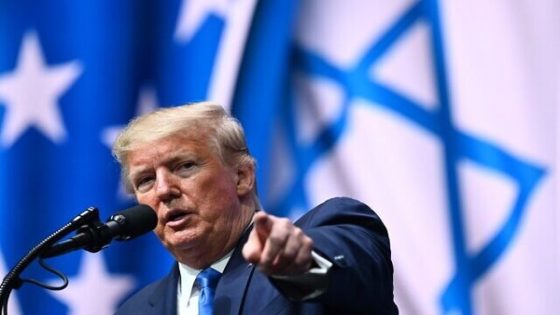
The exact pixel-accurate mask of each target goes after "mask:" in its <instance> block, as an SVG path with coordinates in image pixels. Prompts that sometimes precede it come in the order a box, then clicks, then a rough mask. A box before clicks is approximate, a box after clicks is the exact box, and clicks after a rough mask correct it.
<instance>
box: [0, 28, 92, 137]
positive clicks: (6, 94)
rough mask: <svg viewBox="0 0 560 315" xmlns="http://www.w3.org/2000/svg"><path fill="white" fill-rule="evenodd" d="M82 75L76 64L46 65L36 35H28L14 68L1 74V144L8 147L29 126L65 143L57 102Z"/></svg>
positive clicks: (29, 33) (25, 37)
mask: <svg viewBox="0 0 560 315" xmlns="http://www.w3.org/2000/svg"><path fill="white" fill-rule="evenodd" d="M81 72H82V67H81V65H80V63H79V62H77V61H72V62H67V63H65V64H63V65H56V66H48V65H47V64H46V63H45V61H44V59H43V56H42V53H41V47H40V44H39V39H38V38H37V34H36V33H35V32H33V31H31V32H27V33H26V34H25V35H24V37H23V43H22V48H21V50H20V53H19V57H18V63H17V66H16V68H15V69H14V71H13V72H11V73H8V74H3V75H0V104H3V105H4V106H5V107H6V113H5V115H4V122H3V124H2V125H3V126H2V133H1V134H0V138H1V141H2V144H3V145H4V146H5V147H9V146H11V145H12V144H13V143H15V142H16V141H17V140H18V138H19V137H20V136H21V135H22V134H23V133H24V132H25V131H26V130H27V129H28V128H30V127H36V128H37V129H38V130H40V131H41V132H42V133H43V134H44V135H45V136H46V137H47V138H49V139H51V140H52V141H53V142H55V143H60V142H61V141H62V140H64V138H65V137H66V131H65V129H64V124H63V122H62V119H61V116H60V112H59V109H58V104H57V102H58V99H59V98H60V97H61V96H62V95H63V94H64V93H65V92H66V91H67V90H68V88H69V87H70V86H71V85H72V84H73V83H74V81H75V80H76V79H77V77H78V76H79V74H80V73H81Z"/></svg>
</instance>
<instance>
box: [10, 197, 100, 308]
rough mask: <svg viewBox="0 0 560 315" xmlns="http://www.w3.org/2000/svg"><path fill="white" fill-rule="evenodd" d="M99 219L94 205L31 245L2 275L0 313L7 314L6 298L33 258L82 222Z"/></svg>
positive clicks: (20, 281)
mask: <svg viewBox="0 0 560 315" xmlns="http://www.w3.org/2000/svg"><path fill="white" fill-rule="evenodd" d="M98 220H99V210H98V209H97V208H94V207H90V208H88V209H86V210H85V211H84V212H82V213H80V214H79V215H78V216H76V217H75V218H74V219H72V221H70V222H68V223H66V224H65V225H64V226H62V227H61V228H59V229H58V230H56V231H55V232H54V233H52V234H51V235H49V236H48V237H47V238H45V239H44V240H42V241H41V242H40V243H39V244H37V245H36V246H35V247H33V248H32V249H31V250H30V251H29V252H28V253H27V254H26V255H25V256H23V258H21V259H20V260H19V261H18V263H17V264H16V265H15V267H13V268H12V269H11V270H10V272H8V274H7V275H6V276H5V277H4V280H3V281H2V284H0V306H1V308H0V312H1V314H4V315H7V314H8V299H9V298H10V293H11V292H12V290H13V289H18V288H19V287H21V285H22V284H23V281H22V280H21V278H20V277H19V276H20V274H21V273H22V272H23V271H24V270H25V268H27V266H29V264H30V263H31V262H33V260H35V259H36V258H37V257H40V256H41V254H42V253H43V252H44V251H45V250H46V249H48V248H49V247H51V246H52V245H53V244H54V243H56V242H57V241H59V240H60V239H62V238H64V237H65V236H66V235H68V234H69V233H70V232H72V231H75V230H77V229H78V228H80V227H81V226H83V225H84V224H89V223H91V222H95V221H98Z"/></svg>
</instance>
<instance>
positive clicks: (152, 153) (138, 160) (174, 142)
mask: <svg viewBox="0 0 560 315" xmlns="http://www.w3.org/2000/svg"><path fill="white" fill-rule="evenodd" d="M207 138H208V137H205V136H197V137H192V136H187V135H172V136H169V137H165V138H163V139H160V140H157V141H153V142H149V143H145V144H142V145H139V146H138V147H136V148H135V149H134V150H132V151H130V152H129V154H128V155H127V158H126V160H127V164H128V167H129V169H131V170H132V169H133V168H135V167H142V166H148V165H154V164H162V163H166V162H168V161H170V160H173V159H177V158H181V157H185V156H190V157H193V158H195V157H196V158H200V157H214V156H216V153H215V152H214V151H213V150H212V149H211V145H210V142H209V141H208V139H207Z"/></svg>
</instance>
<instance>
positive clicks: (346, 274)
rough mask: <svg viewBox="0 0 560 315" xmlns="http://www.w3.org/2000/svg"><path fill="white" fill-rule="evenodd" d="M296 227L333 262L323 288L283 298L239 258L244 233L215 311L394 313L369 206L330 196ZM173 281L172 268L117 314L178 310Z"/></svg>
mask: <svg viewBox="0 0 560 315" xmlns="http://www.w3.org/2000/svg"><path fill="white" fill-rule="evenodd" d="M296 225H297V226H299V227H300V228H301V229H303V231H304V232H305V234H307V235H308V236H309V237H311V239H313V243H314V250H315V251H316V252H317V253H319V254H320V255H322V256H323V257H325V258H327V259H328V260H330V261H331V262H332V263H333V266H332V267H331V269H330V270H329V274H328V276H327V279H328V281H329V285H328V288H327V290H326V291H325V292H324V293H323V294H322V295H320V296H319V297H317V298H314V299H312V300H308V301H305V302H298V301H293V300H290V298H287V297H286V296H290V295H291V296H292V297H293V296H294V295H293V294H291V293H289V292H291V290H290V288H289V286H286V285H285V283H283V282H279V281H277V280H271V279H270V278H268V277H267V276H265V275H264V274H262V273H261V272H259V271H258V270H256V268H255V266H253V265H250V264H248V263H247V262H246V261H245V260H244V259H243V256H242V254H241V249H242V247H243V244H245V242H246V240H247V236H248V233H246V234H245V235H244V237H243V238H242V239H241V240H240V241H239V244H238V245H237V248H236V249H235V250H234V252H233V255H232V257H231V259H230V261H229V263H228V265H227V266H226V269H225V270H224V273H223V275H222V277H221V279H220V281H219V283H218V287H217V289H216V296H215V303H214V305H215V306H214V314H231V315H234V314H235V315H237V314H247V315H255V314H263V315H273V314H285V315H288V314H380V315H391V314H398V310H397V307H396V305H395V303H394V302H393V266H392V263H391V252H390V248H389V238H388V235H387V230H386V229H385V226H384V225H383V223H382V222H381V220H380V219H379V217H378V216H377V215H376V214H375V213H374V212H373V211H372V210H371V209H370V208H369V207H368V206H366V205H365V204H363V203H361V202H358V201H356V200H353V199H349V198H334V199H330V200H328V201H326V202H324V203H323V204H321V205H319V206H318V207H316V208H314V209H313V210H311V211H309V212H308V213H307V214H306V215H305V216H303V217H302V218H301V219H299V220H298V221H297V222H296ZM178 281H179V270H178V267H177V266H174V268H173V270H172V271H171V273H170V274H169V275H168V276H167V277H165V278H163V279H161V280H159V281H157V282H155V283H152V284H150V285H149V286H147V287H146V288H144V289H142V290H141V291H140V292H138V293H137V294H135V295H134V296H133V297H131V298H130V299H129V300H128V301H126V302H125V303H124V304H123V305H122V306H121V308H120V309H119V310H118V311H117V313H116V314H118V315H129V314H130V315H133V314H134V315H140V314H154V315H155V314H158V315H161V314H169V315H171V314H173V315H175V314H177V284H178ZM292 289H293V288H292ZM281 291H282V292H284V294H282V293H281Z"/></svg>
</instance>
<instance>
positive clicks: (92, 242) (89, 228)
mask: <svg viewBox="0 0 560 315" xmlns="http://www.w3.org/2000/svg"><path fill="white" fill-rule="evenodd" d="M91 211H93V212H94V214H93V215H94V217H95V219H94V220H93V222H91V223H89V224H85V225H83V226H81V227H80V228H79V229H78V230H77V232H76V233H77V234H76V236H73V237H72V238H69V239H67V240H64V241H61V242H58V243H56V244H54V245H52V246H51V247H49V248H47V249H46V250H45V251H44V252H43V253H42V254H41V257H42V258H49V257H55V256H59V255H62V254H65V253H68V252H71V251H74V250H77V249H80V248H83V249H85V250H87V251H89V252H92V253H96V252H98V251H100V250H101V249H103V248H105V247H107V246H109V243H111V241H112V240H113V239H116V240H117V241H126V240H130V239H132V238H135V237H137V236H140V235H142V234H145V233H147V232H149V231H151V230H153V229H154V228H155V227H156V225H157V215H156V213H155V211H154V210H153V209H152V208H151V207H149V206H146V205H136V206H134V207H132V208H128V209H126V210H123V211H120V212H117V213H115V214H113V215H112V216H111V217H110V218H109V220H107V223H101V221H99V210H97V209H96V208H91Z"/></svg>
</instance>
